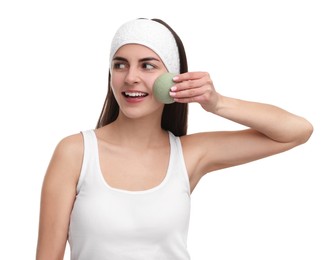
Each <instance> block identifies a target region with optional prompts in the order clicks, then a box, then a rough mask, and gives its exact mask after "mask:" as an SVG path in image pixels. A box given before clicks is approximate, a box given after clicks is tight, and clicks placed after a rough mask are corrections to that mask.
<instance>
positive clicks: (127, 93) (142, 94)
mask: <svg viewBox="0 0 336 260" xmlns="http://www.w3.org/2000/svg"><path fill="white" fill-rule="evenodd" d="M125 95H126V96H129V97H144V96H146V94H145V93H140V92H125Z"/></svg>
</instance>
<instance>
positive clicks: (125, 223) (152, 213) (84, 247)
mask: <svg viewBox="0 0 336 260" xmlns="http://www.w3.org/2000/svg"><path fill="white" fill-rule="evenodd" d="M82 134H83V137H84V158H83V165H82V170H81V174H80V177H79V181H78V185H77V196H76V200H75V203H74V207H73V210H72V213H71V220H70V226H69V236H68V241H69V244H70V251H71V260H189V259H190V257H189V254H188V251H187V235H188V227H189V217H190V186H189V178H188V174H187V170H186V167H185V163H184V159H183V154H182V147H181V143H180V139H179V138H178V137H175V136H174V135H173V134H172V133H170V132H169V141H170V159H169V166H168V169H167V173H166V176H165V178H164V180H163V181H162V182H161V183H160V184H159V185H158V186H156V187H154V188H151V189H148V190H144V191H127V190H122V189H117V188H113V187H111V186H109V185H108V184H107V183H106V181H105V179H104V177H103V175H102V172H101V169H100V165H99V153H98V142H97V138H96V135H95V133H94V131H93V130H88V131H84V132H82ZM125 167H126V166H125Z"/></svg>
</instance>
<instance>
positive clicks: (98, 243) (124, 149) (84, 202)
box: [36, 19, 313, 260]
mask: <svg viewBox="0 0 336 260" xmlns="http://www.w3.org/2000/svg"><path fill="white" fill-rule="evenodd" d="M165 72H172V73H176V74H177V76H176V77H175V78H174V82H175V85H174V86H173V87H172V88H171V89H170V96H171V97H172V98H174V101H175V102H174V103H172V104H162V103H159V102H158V101H157V100H156V99H155V97H154V96H153V83H154V81H155V80H156V79H157V78H158V76H160V75H161V74H163V73H165ZM108 83H109V84H108V92H107V96H106V100H105V103H104V106H103V109H102V113H101V116H100V118H99V121H98V124H97V128H96V129H92V130H86V131H83V132H81V133H78V134H74V135H71V136H68V137H66V138H64V139H63V140H61V141H60V143H59V144H58V145H57V147H56V149H55V152H54V155H53V156H52V159H51V161H50V165H49V167H48V169H47V172H46V176H45V180H44V183H43V187H42V195H41V212H40V227H39V239H38V246H37V254H36V255H37V257H36V258H37V260H52V259H63V257H64V251H65V246H66V243H67V241H68V242H69V244H70V249H71V259H72V260H93V259H94V260H112V259H118V260H131V259H137V260H139V259H146V260H154V259H155V260H158V259H160V260H164V259H166V260H173V259H174V260H187V259H190V257H189V254H188V251H187V246H186V244H187V232H188V223H189V213H190V194H191V192H192V191H193V189H194V188H195V186H196V185H197V183H198V182H199V181H200V179H201V178H202V177H203V176H204V175H205V174H207V173H209V172H212V171H216V170H220V169H225V168H228V167H231V166H236V165H240V164H244V163H248V162H251V161H254V160H258V159H261V158H264V157H267V156H271V155H274V154H277V153H281V152H284V151H287V150H289V149H291V148H294V147H295V146H298V145H301V144H303V143H305V142H306V141H307V140H308V139H309V137H310V136H311V134H312V132H313V127H312V125H311V124H310V123H309V122H308V121H307V120H306V119H304V118H302V117H300V116H297V115H294V114H292V113H289V112H287V111H285V110H283V109H281V108H279V107H276V106H273V105H269V104H262V103H256V102H251V101H244V100H240V99H235V98H231V97H227V96H224V95H222V94H220V93H218V92H217V91H216V90H215V88H214V85H213V82H212V80H211V77H210V75H209V74H208V73H206V72H188V66H187V59H186V55H185V51H184V47H183V44H182V42H181V40H180V38H179V37H178V36H177V34H176V33H175V32H174V31H173V30H172V29H171V28H170V27H169V26H168V25H167V24H166V23H164V22H163V21H161V20H158V19H153V20H149V19H136V20H132V21H129V22H127V23H125V24H123V25H122V26H121V27H120V28H119V30H118V31H117V32H116V34H115V36H114V38H113V41H112V44H111V53H110V70H109V81H108ZM190 102H197V103H199V104H200V105H201V106H202V107H203V109H204V110H205V111H207V112H210V113H213V114H215V115H218V116H220V117H222V118H224V119H228V120H232V121H234V122H236V123H239V124H241V125H244V126H246V129H244V130H237V131H225V130H223V129H221V130H220V131H216V132H204V133H196V134H191V135H188V134H187V112H188V111H187V110H188V107H187V104H188V103H190Z"/></svg>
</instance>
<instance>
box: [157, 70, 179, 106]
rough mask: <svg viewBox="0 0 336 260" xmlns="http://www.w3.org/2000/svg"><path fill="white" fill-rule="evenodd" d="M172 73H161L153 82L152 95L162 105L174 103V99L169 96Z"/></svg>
mask: <svg viewBox="0 0 336 260" xmlns="http://www.w3.org/2000/svg"><path fill="white" fill-rule="evenodd" d="M174 76H176V74H174V73H169V72H166V73H163V74H162V75H160V76H159V77H158V78H157V79H156V80H155V82H154V85H153V94H154V97H155V98H156V100H157V101H159V102H161V103H164V104H171V103H174V102H175V101H174V99H173V98H172V97H171V96H170V95H169V91H170V88H171V87H172V86H174V84H175V83H174V81H173V77H174Z"/></svg>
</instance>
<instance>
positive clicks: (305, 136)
mask: <svg viewBox="0 0 336 260" xmlns="http://www.w3.org/2000/svg"><path fill="white" fill-rule="evenodd" d="M313 132H314V127H313V125H312V124H311V123H310V122H309V121H307V120H305V121H304V122H303V123H302V128H301V131H300V135H299V138H298V145H301V144H304V143H306V142H307V141H308V140H309V139H310V137H311V135H312V134H313Z"/></svg>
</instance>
